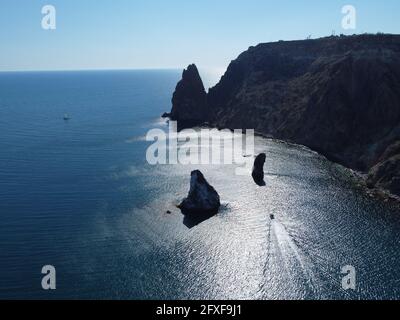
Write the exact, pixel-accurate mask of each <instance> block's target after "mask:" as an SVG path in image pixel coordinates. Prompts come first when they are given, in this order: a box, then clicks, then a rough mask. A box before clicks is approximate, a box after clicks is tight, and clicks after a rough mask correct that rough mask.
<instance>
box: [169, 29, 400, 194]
mask: <svg viewBox="0 0 400 320" xmlns="http://www.w3.org/2000/svg"><path fill="white" fill-rule="evenodd" d="M196 70H197V69H196ZM200 81H201V80H200ZM178 86H179V85H178ZM178 89H179V88H177V92H176V93H175V95H174V97H179V94H178V93H179V92H178ZM192 98H194V99H195V101H196V103H192V104H193V105H194V106H195V107H193V109H192V110H191V108H192V107H191V104H190V103H185V102H184V101H186V100H185V99H183V102H181V101H180V100H179V99H178V100H176V98H175V100H174V101H173V106H174V107H173V113H175V114H180V112H182V114H184V115H185V119H186V118H187V119H190V118H191V117H195V118H196V119H197V120H198V122H201V121H207V122H209V123H210V124H212V125H214V126H217V127H224V128H232V129H236V128H237V129H239V128H254V129H255V130H256V131H257V132H259V133H261V134H264V135H269V136H273V137H275V138H279V139H284V140H289V141H292V142H296V143H299V144H303V145H306V146H308V147H310V148H312V149H314V150H316V151H318V152H320V153H322V154H324V155H326V156H327V157H328V158H330V159H332V160H334V161H336V162H339V163H341V164H343V165H345V166H347V167H350V168H353V169H356V170H361V171H365V172H369V179H368V183H369V185H370V186H371V187H372V186H379V187H383V188H385V189H388V190H389V191H391V192H392V193H395V194H397V195H400V172H399V169H400V146H399V141H400V36H397V35H360V36H349V37H328V38H321V39H316V40H303V41H280V42H276V43H266V44H259V45H257V46H255V47H251V48H249V49H248V50H247V51H246V52H244V53H242V54H241V55H240V56H239V57H238V58H237V59H236V60H234V61H232V62H231V64H230V65H229V67H228V69H227V71H226V73H225V75H224V76H223V77H222V78H221V80H220V82H219V83H218V84H217V85H216V86H215V87H214V88H211V89H210V91H209V93H208V94H207V96H206V97H204V96H203V95H200V94H197V95H196V96H192ZM191 113H192V114H193V116H190V114H191ZM175 119H177V120H178V121H179V117H175ZM200 120H201V121H200Z"/></svg>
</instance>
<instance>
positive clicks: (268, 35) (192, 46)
mask: <svg viewBox="0 0 400 320" xmlns="http://www.w3.org/2000/svg"><path fill="white" fill-rule="evenodd" d="M46 4H51V5H54V6H55V7H56V9H57V29H56V30H54V31H45V30H43V29H42V28H41V19H42V14H41V8H42V6H43V5H46ZM346 4H351V5H354V6H355V7H356V9H357V18H358V20H357V29H356V30H354V31H351V32H350V33H363V32H377V31H381V32H387V33H400V19H399V13H400V1H399V0H385V1H378V0H349V1H338V0H329V1H326V0H280V1H272V0H46V1H42V0H1V2H0V6H1V10H0V43H1V46H0V71H10V70H66V69H67V70H71V69H72V70H77V69H134V68H183V67H185V66H186V65H187V64H189V63H191V62H195V63H197V64H198V65H199V66H200V67H202V68H219V69H223V68H226V66H227V65H228V63H229V62H230V60H232V59H234V58H236V57H237V55H238V54H239V53H241V52H242V51H244V50H245V49H247V48H248V47H249V46H251V45H255V44H257V43H260V42H269V41H276V40H280V39H283V40H289V39H305V38H306V37H307V36H308V35H310V34H311V35H312V37H313V38H315V37H320V36H326V35H330V34H331V33H332V30H335V31H336V33H345V34H346V33H349V32H346V31H345V30H342V29H341V19H342V14H341V8H342V6H343V5H346Z"/></svg>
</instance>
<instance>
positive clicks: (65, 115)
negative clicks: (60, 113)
mask: <svg viewBox="0 0 400 320" xmlns="http://www.w3.org/2000/svg"><path fill="white" fill-rule="evenodd" d="M69 119H70V117H69V115H68V113H65V114H64V121H68V120H69Z"/></svg>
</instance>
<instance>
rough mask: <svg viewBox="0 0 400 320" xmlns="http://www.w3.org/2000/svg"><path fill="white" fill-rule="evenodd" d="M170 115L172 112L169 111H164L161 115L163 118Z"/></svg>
mask: <svg viewBox="0 0 400 320" xmlns="http://www.w3.org/2000/svg"><path fill="white" fill-rule="evenodd" d="M169 117H170V113H168V112H164V113H163V114H162V116H161V118H169Z"/></svg>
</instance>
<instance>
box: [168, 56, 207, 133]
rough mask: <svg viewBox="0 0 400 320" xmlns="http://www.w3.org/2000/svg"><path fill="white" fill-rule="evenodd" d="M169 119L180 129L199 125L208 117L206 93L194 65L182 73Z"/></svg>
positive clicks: (173, 98)
mask: <svg viewBox="0 0 400 320" xmlns="http://www.w3.org/2000/svg"><path fill="white" fill-rule="evenodd" d="M169 117H170V119H171V120H173V121H177V122H178V128H181V129H182V128H187V127H191V126H196V125H200V124H202V123H203V122H204V121H205V120H206V118H207V117H208V114H207V93H206V91H205V89H204V85H203V81H202V80H201V77H200V74H199V71H198V70H197V67H196V65H194V64H191V65H190V66H188V68H187V69H186V70H184V71H183V74H182V80H181V81H179V83H178V84H177V86H176V89H175V92H174V95H173V97H172V110H171V113H170V114H169Z"/></svg>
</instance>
